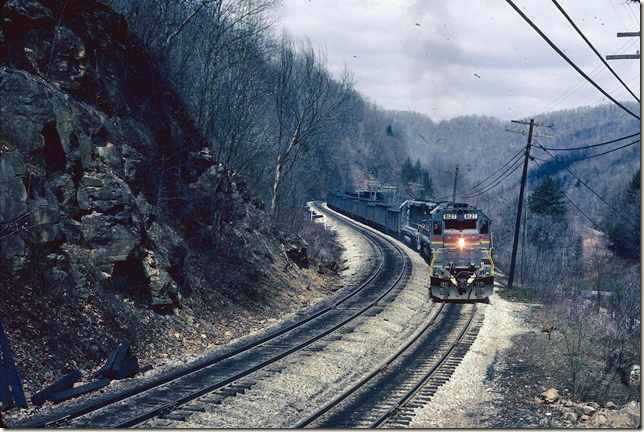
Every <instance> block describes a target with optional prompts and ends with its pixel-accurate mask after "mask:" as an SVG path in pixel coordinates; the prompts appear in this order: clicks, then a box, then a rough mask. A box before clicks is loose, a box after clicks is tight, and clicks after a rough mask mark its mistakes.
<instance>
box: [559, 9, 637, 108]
mask: <svg viewBox="0 0 644 432" xmlns="http://www.w3.org/2000/svg"><path fill="white" fill-rule="evenodd" d="M552 2H553V3H554V4H555V6H557V9H559V11H560V12H561V13H562V14H563V16H565V17H566V19H567V20H568V22H569V23H570V25H572V26H573V28H574V29H575V30H576V31H577V33H579V36H581V38H582V39H583V40H584V42H586V43H587V44H588V46H589V47H590V49H591V50H593V52H594V53H595V54H596V55H597V57H599V60H601V61H602V63H604V66H606V67H607V68H608V70H609V71H611V73H612V74H613V75H614V76H615V78H617V80H618V81H619V82H620V83H622V85H623V86H624V87H625V88H626V90H628V92H629V93H630V94H631V95H632V96H633V97H634V98H635V100H636V101H637V102H639V101H640V100H639V99H638V97H637V96H635V93H633V92H632V91H631V89H630V88H628V86H627V85H626V84H625V83H624V81H622V79H621V78H620V77H619V75H617V73H615V71H614V70H613V68H612V67H610V65H609V64H608V63H606V60H604V58H603V57H602V55H601V54H599V52H597V50H596V49H595V47H594V46H593V44H591V43H590V41H589V40H588V39H587V38H586V36H585V35H584V34H583V33H582V31H581V30H579V27H577V25H576V24H575V23H574V22H573V20H572V19H571V18H570V16H569V15H568V14H567V13H566V11H565V10H563V8H562V7H561V6H560V5H559V3H558V2H557V0H552Z"/></svg>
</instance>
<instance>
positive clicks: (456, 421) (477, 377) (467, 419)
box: [409, 286, 529, 428]
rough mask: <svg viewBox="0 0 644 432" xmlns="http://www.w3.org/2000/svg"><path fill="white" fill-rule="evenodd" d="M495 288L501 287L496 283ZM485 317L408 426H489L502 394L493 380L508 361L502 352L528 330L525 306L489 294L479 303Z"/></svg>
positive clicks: (500, 401) (501, 399)
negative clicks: (458, 359) (461, 355)
mask: <svg viewBox="0 0 644 432" xmlns="http://www.w3.org/2000/svg"><path fill="white" fill-rule="evenodd" d="M496 289H497V290H498V289H502V288H501V287H500V286H497V287H496ZM479 306H480V307H482V308H483V309H484V313H485V318H484V320H483V325H482V326H481V329H480V331H479V334H478V336H477V338H476V340H475V341H474V343H473V344H472V347H471V348H470V350H469V351H468V352H467V354H465V357H464V358H463V360H462V361H461V363H460V364H459V366H458V367H457V368H456V370H455V371H454V374H453V375H452V377H451V378H450V380H449V381H448V382H447V383H445V384H444V385H442V386H441V387H440V388H439V389H438V390H437V391H436V393H435V394H434V396H433V397H432V399H431V401H430V402H429V403H428V404H426V405H424V406H422V407H419V408H417V409H416V415H415V417H414V419H413V421H412V422H411V423H410V425H409V427H411V428H479V427H490V426H491V424H492V422H493V420H494V419H495V418H496V414H497V412H496V408H495V407H496V406H497V405H498V404H500V403H502V401H503V397H502V395H501V394H500V392H499V389H498V388H496V386H495V383H494V376H495V371H500V370H502V369H503V368H504V367H505V363H506V362H507V361H509V359H508V358H507V357H506V355H505V353H506V352H507V350H508V349H509V348H510V347H511V346H512V341H511V338H512V337H513V336H515V335H518V334H521V333H524V332H528V331H529V325H528V324H527V323H526V322H525V320H524V319H523V314H524V313H525V311H526V309H527V308H528V306H526V305H524V304H520V303H512V302H509V301H507V300H504V299H502V298H501V297H500V296H499V295H498V294H494V295H492V297H491V298H490V302H489V303H488V304H480V305H479Z"/></svg>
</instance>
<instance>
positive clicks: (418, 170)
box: [414, 159, 423, 182]
mask: <svg viewBox="0 0 644 432" xmlns="http://www.w3.org/2000/svg"><path fill="white" fill-rule="evenodd" d="M422 175H423V167H422V165H421V164H420V160H419V159H416V163H415V164H414V181H415V182H417V181H419V180H420V179H421V176H422Z"/></svg>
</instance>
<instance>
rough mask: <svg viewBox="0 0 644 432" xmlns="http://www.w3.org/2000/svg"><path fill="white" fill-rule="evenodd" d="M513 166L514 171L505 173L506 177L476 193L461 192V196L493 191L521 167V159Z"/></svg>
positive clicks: (474, 195)
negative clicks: (464, 193)
mask: <svg viewBox="0 0 644 432" xmlns="http://www.w3.org/2000/svg"><path fill="white" fill-rule="evenodd" d="M513 166H514V169H512V171H510V172H509V173H508V174H507V175H505V177H503V178H499V179H497V181H496V183H494V184H490V185H488V186H486V187H485V188H484V189H482V190H480V191H476V192H474V193H471V194H466V195H463V194H461V196H462V197H463V198H474V197H476V196H479V195H483V194H484V193H486V192H489V191H491V190H492V189H494V188H495V187H497V186H498V185H500V184H501V183H503V182H504V181H505V179H507V178H508V177H510V176H511V175H512V174H513V173H514V172H515V171H516V170H518V169H519V168H520V167H521V159H519V160H517V162H516V163H514V164H513ZM511 168H512V166H510V167H509V168H508V169H507V170H506V171H505V172H507V171H508V170H509V169H511Z"/></svg>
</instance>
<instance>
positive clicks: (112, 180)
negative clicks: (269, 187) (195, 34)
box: [0, 0, 250, 312]
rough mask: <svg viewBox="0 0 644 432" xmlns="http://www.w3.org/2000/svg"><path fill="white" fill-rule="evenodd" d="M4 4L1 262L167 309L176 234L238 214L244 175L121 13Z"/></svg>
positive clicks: (82, 289) (30, 1)
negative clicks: (229, 165) (219, 153)
mask: <svg viewBox="0 0 644 432" xmlns="http://www.w3.org/2000/svg"><path fill="white" fill-rule="evenodd" d="M63 11H64V13H63ZM0 14H1V20H0V22H1V24H2V28H1V33H0V34H1V35H2V37H1V38H0V65H1V67H0V100H2V104H1V105H0V124H1V125H2V126H1V127H0V151H1V155H0V183H1V184H2V188H3V191H2V194H0V230H1V231H0V237H2V242H0V272H3V273H5V274H6V275H7V276H10V277H12V278H14V279H15V280H16V281H19V280H21V279H24V278H26V277H27V276H28V275H31V276H34V275H35V277H36V278H38V281H37V284H38V285H42V286H45V285H47V286H50V285H51V284H71V285H73V286H75V287H76V288H77V292H78V294H79V296H81V297H82V298H87V297H89V296H90V295H91V294H92V293H93V292H95V291H96V290H100V289H110V290H115V291H117V292H121V293H123V295H125V296H129V297H132V298H135V299H137V300H140V301H143V302H145V303H146V304H148V305H149V306H150V307H152V308H154V309H155V310H158V311H164V312H167V311H168V310H171V309H172V308H173V307H174V306H177V305H178V304H179V302H180V298H181V293H180V290H181V287H180V284H179V282H178V281H177V279H180V280H181V281H185V280H188V279H189V278H188V277H186V275H185V274H184V273H185V270H186V269H185V268H184V260H185V257H186V251H187V250H189V249H194V247H189V245H188V244H186V242H187V241H191V239H194V238H199V239H201V240H203V239H211V238H212V236H213V233H214V231H216V230H218V229H220V228H221V227H222V226H223V225H225V224H227V223H230V222H231V221H239V220H242V219H244V218H245V217H246V213H247V210H246V206H247V205H249V203H250V197H249V196H248V194H247V192H246V191H245V188H244V185H243V182H241V181H239V180H238V179H237V180H235V179H233V178H232V177H231V176H230V173H227V172H224V171H223V170H222V169H221V168H219V167H218V166H217V164H216V162H215V161H214V160H213V158H212V157H211V156H210V153H209V151H208V149H207V147H206V143H205V141H204V140H203V138H202V137H201V136H200V135H199V133H197V131H196V129H195V127H194V125H193V123H192V122H191V119H190V116H189V114H188V112H187V110H186V109H185V107H184V106H183V105H182V104H181V102H180V101H179V99H178V97H177V96H176V95H175V94H174V92H173V91H172V89H171V88H170V87H169V86H168V85H166V84H164V80H163V79H162V78H161V77H160V76H159V73H158V72H157V71H156V69H155V68H154V67H153V63H152V62H151V61H150V60H149V59H148V58H147V57H146V54H145V53H144V51H142V50H141V48H140V47H139V46H138V45H137V42H136V41H135V39H133V38H131V37H129V35H128V33H127V25H126V23H125V20H124V19H123V17H122V16H120V15H118V14H117V13H115V12H114V11H112V10H111V9H109V8H108V7H107V6H105V5H104V4H102V3H101V2H99V1H95V0H66V1H58V0H40V1H37V0H8V1H0ZM213 215H217V217H216V218H213ZM197 232H198V233H200V234H199V235H196V234H195V233H197ZM187 290H188V291H189V287H188V288H187Z"/></svg>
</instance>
